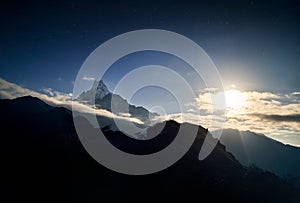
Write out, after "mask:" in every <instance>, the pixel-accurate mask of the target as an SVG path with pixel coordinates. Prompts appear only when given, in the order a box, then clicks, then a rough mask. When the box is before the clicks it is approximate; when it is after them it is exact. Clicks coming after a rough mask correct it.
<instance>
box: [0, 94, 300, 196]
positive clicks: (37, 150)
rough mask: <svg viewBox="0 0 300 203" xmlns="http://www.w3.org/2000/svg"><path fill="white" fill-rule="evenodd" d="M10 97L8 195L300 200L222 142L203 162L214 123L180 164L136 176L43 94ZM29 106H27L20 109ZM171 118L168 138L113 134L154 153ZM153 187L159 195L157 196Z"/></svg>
mask: <svg viewBox="0 0 300 203" xmlns="http://www.w3.org/2000/svg"><path fill="white" fill-rule="evenodd" d="M22 100H26V101H27V102H28V101H31V102H32V105H29V106H27V105H23V104H22V102H21V101H22ZM10 101H12V100H10ZM10 101H9V100H7V101H4V102H3V101H2V100H0V113H1V114H0V115H2V116H1V117H0V123H2V125H3V127H2V128H3V131H4V132H9V134H7V135H3V134H2V136H1V137H2V141H3V143H5V145H4V146H3V147H2V148H1V152H2V153H1V156H4V157H3V159H2V166H3V171H4V172H3V173H2V175H1V176H2V180H3V181H1V183H0V188H1V189H2V188H5V189H6V190H7V191H8V194H10V195H9V196H8V198H18V197H22V198H23V199H24V198H25V199H30V200H32V199H33V200H37V201H40V200H41V198H42V199H43V197H45V196H46V197H48V198H49V199H48V201H49V202H51V201H52V202H53V201H55V200H56V202H57V200H58V199H59V200H61V201H64V202H65V201H73V202H82V201H85V202H93V201H95V199H97V200H99V198H100V199H102V198H105V199H106V198H109V199H110V200H111V201H113V200H115V201H121V200H122V201H126V200H128V201H131V202H132V201H134V200H132V194H133V193H132V191H134V197H135V199H136V200H139V201H140V200H141V199H143V200H145V198H146V201H155V200H157V198H159V200H164V199H168V200H174V201H175V200H177V201H178V200H185V201H189V200H190V201H192V200H194V199H195V198H200V199H202V200H206V201H214V200H216V201H231V202H240V201H244V202H253V201H273V202H282V201H297V200H299V199H300V197H299V195H298V191H297V190H296V189H294V188H293V187H292V186H290V185H289V184H287V183H286V182H285V181H283V180H281V179H279V178H278V177H277V176H275V175H273V174H271V173H268V172H263V171H260V170H259V169H254V170H253V169H251V168H250V169H249V168H245V167H243V166H242V165H241V164H240V163H239V162H238V161H237V160H236V159H235V157H234V156H233V155H232V154H230V153H228V152H226V151H225V146H224V145H222V144H220V143H218V144H217V146H216V148H215V149H214V150H213V152H212V154H211V155H210V156H209V157H208V158H207V159H205V160H203V161H199V160H198V154H199V150H200V147H201V145H202V144H203V141H204V139H205V137H206V136H208V134H207V133H208V131H207V129H204V128H202V127H201V126H198V135H197V138H196V140H195V141H194V143H193V145H192V147H191V148H190V150H189V151H188V152H187V153H186V154H185V155H184V156H183V157H182V159H180V160H179V161H178V162H176V163H175V164H174V165H172V166H171V167H169V168H168V169H166V170H163V171H160V172H158V173H154V174H150V175H145V176H128V175H123V174H119V173H116V172H113V171H110V170H109V169H106V168H105V167H103V166H101V165H100V164H98V163H97V162H96V161H95V160H93V159H92V158H91V157H90V156H89V155H88V154H87V152H86V151H85V149H84V148H83V147H82V145H81V143H80V141H79V139H78V137H77V135H76V131H75V128H74V124H73V118H72V115H71V111H69V110H67V109H65V110H64V111H63V110H62V109H64V108H59V109H58V108H50V109H48V108H41V107H39V105H38V102H37V100H36V99H33V100H31V99H30V97H27V98H25V99H24V98H20V99H18V102H17V103H16V102H14V101H13V102H10ZM8 103H10V104H8ZM46 105H47V104H46ZM22 109H27V110H26V111H20V110H22ZM33 109H35V110H36V111H40V113H39V114H38V115H34V117H32V115H31V114H28V111H29V112H31V111H33ZM33 119H34V122H33ZM80 119H84V118H83V117H81V118H80ZM85 122H86V125H90V124H89V123H88V121H85ZM165 124H166V125H165V126H166V128H164V130H163V131H162V133H160V135H158V136H160V137H155V138H153V140H152V143H151V140H149V141H150V143H148V144H147V141H144V140H142V141H141V140H135V139H132V138H129V137H127V136H125V135H124V134H122V133H121V132H113V131H111V130H109V129H107V131H105V136H106V138H107V139H109V141H110V142H111V143H112V144H114V145H115V146H117V147H120V148H121V149H122V150H129V152H133V153H137V154H138V153H141V152H143V153H146V154H148V153H153V149H154V151H156V150H159V149H160V148H159V147H156V149H155V148H153V145H154V146H157V144H158V143H159V144H161V145H164V144H165V145H168V142H169V141H171V140H172V138H173V137H175V136H176V133H177V130H178V128H179V127H180V125H181V124H179V123H177V122H175V121H167V122H166V123H165ZM185 125H191V124H188V123H186V124H185ZM16 126H18V127H16ZM154 128H155V126H154ZM91 129H93V128H91ZM154 130H155V129H154ZM187 136H188V134H187ZM5 155H6V156H5ZM16 160H17V161H16ZM4 174H5V176H4ZM32 191H34V194H33V195H31V194H32ZM149 191H150V192H154V193H155V194H156V195H154V196H153V195H149ZM199 191H201V192H200V193H199ZM216 193H217V194H218V195H215V194H216ZM12 194H13V195H12ZM116 194H118V195H116ZM199 196H200V197H199ZM57 198H58V199H57Z"/></svg>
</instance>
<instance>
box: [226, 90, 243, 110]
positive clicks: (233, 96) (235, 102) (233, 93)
mask: <svg viewBox="0 0 300 203" xmlns="http://www.w3.org/2000/svg"><path fill="white" fill-rule="evenodd" d="M246 99H247V96H246V95H245V94H243V93H241V92H240V91H238V90H235V89H231V90H227V91H225V101H226V107H227V108H229V109H230V110H235V111H236V110H238V109H240V108H241V107H242V106H243V105H244V104H245V102H246Z"/></svg>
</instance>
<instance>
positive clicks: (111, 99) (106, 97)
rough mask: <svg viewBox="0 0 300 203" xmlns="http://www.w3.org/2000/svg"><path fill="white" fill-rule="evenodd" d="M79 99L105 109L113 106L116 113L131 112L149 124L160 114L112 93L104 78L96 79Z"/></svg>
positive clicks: (110, 109)
mask: <svg viewBox="0 0 300 203" xmlns="http://www.w3.org/2000/svg"><path fill="white" fill-rule="evenodd" d="M77 100H78V101H79V102H82V103H88V104H95V106H96V108H100V109H105V110H108V111H110V112H112V108H111V107H112V106H113V107H115V108H114V109H113V110H114V112H113V113H115V114H122V113H129V114H130V116H132V117H134V118H138V119H140V120H141V121H143V122H144V123H145V125H149V124H150V123H151V118H153V117H155V116H158V114H157V113H152V112H149V111H148V110H147V109H145V108H144V107H141V106H135V105H132V104H129V103H128V102H127V100H126V99H124V98H122V97H121V96H120V95H117V94H113V93H111V92H110V91H109V90H108V88H107V86H106V85H105V83H104V82H103V80H100V81H94V83H93V86H92V88H91V89H90V90H88V91H84V92H82V93H81V94H80V95H79V96H78V98H77ZM125 107H129V112H125V111H124V109H126V108H125Z"/></svg>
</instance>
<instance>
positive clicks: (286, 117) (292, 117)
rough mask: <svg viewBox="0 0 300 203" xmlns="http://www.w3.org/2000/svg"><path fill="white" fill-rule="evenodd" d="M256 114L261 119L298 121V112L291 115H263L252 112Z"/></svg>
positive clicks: (299, 118)
mask: <svg viewBox="0 0 300 203" xmlns="http://www.w3.org/2000/svg"><path fill="white" fill-rule="evenodd" d="M253 115H254V116H258V117H259V118H261V119H266V120H271V121H277V122H300V114H291V115H276V114H273V115H263V114H253Z"/></svg>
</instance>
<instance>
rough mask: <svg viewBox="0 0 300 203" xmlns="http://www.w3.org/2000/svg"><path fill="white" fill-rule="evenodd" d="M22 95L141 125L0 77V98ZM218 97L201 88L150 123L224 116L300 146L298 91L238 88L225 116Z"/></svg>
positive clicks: (207, 121)
mask: <svg viewBox="0 0 300 203" xmlns="http://www.w3.org/2000/svg"><path fill="white" fill-rule="evenodd" d="M26 95H31V96H34V97H38V98H40V99H42V100H44V101H45V102H47V103H49V104H52V105H58V106H63V107H66V108H68V109H72V104H73V107H74V108H75V109H76V110H77V111H80V112H84V113H89V114H97V115H100V116H105V117H108V118H117V119H123V120H126V121H129V122H135V123H138V124H143V122H142V121H140V120H139V119H137V118H133V117H131V116H130V115H114V114H112V113H111V112H109V111H106V110H103V109H94V108H92V107H91V106H87V105H85V104H81V103H78V102H73V103H72V100H71V97H72V94H70V93H69V94H67V93H61V92H58V91H55V90H53V89H51V88H45V89H43V93H39V92H36V91H32V90H29V89H27V88H24V87H21V86H19V85H16V84H13V83H10V82H7V81H6V80H3V79H1V78H0V98H2V99H4V98H6V99H13V98H16V97H21V96H26ZM225 96H226V92H225ZM214 97H215V98H214ZM218 97H220V92H218V90H216V89H205V90H201V91H200V94H199V97H198V98H196V99H195V101H194V102H192V103H188V104H186V107H188V108H187V110H186V111H185V112H178V113H174V114H169V115H164V116H157V117H156V118H155V119H154V120H153V123H155V122H159V121H163V120H168V119H173V120H176V121H178V122H190V123H194V124H198V125H202V126H204V127H206V128H208V129H209V130H216V129H215V128H214V126H212V120H213V119H214V120H218V119H219V121H220V122H222V121H223V120H224V119H225V121H226V122H225V123H224V127H225V128H233V129H238V130H243V131H244V130H250V131H254V132H257V133H263V134H265V135H267V136H269V137H271V138H273V139H276V140H278V141H281V142H283V143H286V144H291V145H295V146H300V92H292V93H289V94H275V93H272V92H257V91H239V93H238V95H234V96H233V98H231V99H230V102H232V101H233V102H234V101H235V99H236V98H235V97H241V98H243V102H242V103H241V104H239V105H236V106H231V105H225V107H226V117H222V116H221V115H222V114H220V116H218V115H219V114H218V108H219V107H220V106H222V104H218V103H213V102H212V101H218V99H216V98H218ZM235 107H236V108H235Z"/></svg>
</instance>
